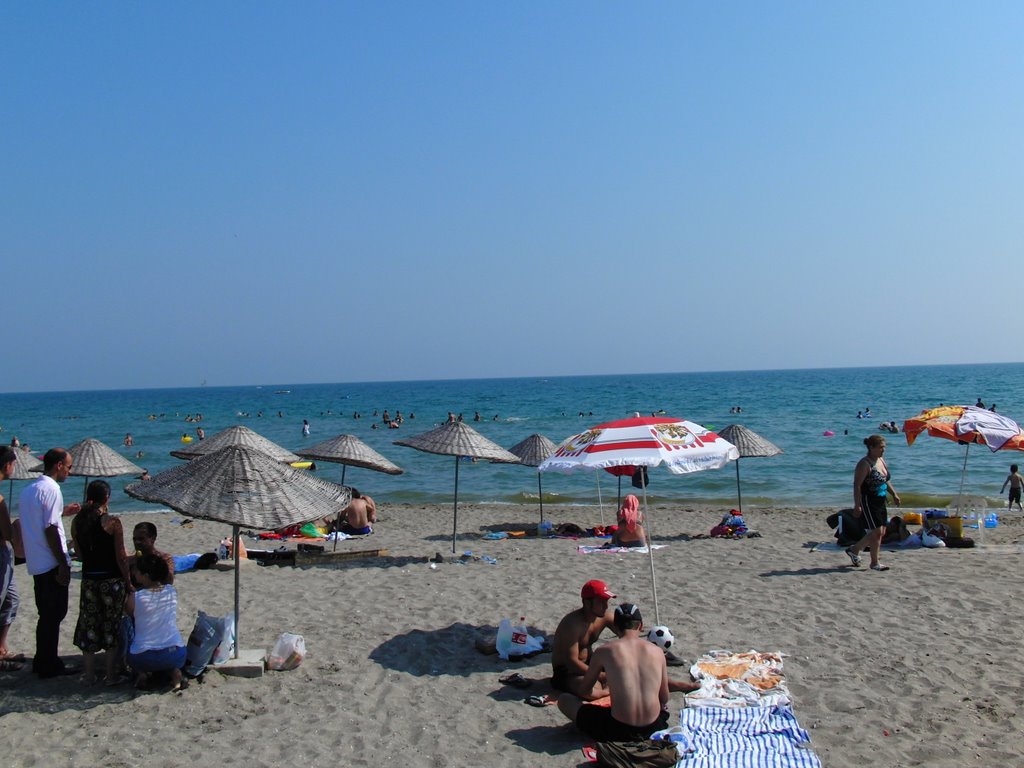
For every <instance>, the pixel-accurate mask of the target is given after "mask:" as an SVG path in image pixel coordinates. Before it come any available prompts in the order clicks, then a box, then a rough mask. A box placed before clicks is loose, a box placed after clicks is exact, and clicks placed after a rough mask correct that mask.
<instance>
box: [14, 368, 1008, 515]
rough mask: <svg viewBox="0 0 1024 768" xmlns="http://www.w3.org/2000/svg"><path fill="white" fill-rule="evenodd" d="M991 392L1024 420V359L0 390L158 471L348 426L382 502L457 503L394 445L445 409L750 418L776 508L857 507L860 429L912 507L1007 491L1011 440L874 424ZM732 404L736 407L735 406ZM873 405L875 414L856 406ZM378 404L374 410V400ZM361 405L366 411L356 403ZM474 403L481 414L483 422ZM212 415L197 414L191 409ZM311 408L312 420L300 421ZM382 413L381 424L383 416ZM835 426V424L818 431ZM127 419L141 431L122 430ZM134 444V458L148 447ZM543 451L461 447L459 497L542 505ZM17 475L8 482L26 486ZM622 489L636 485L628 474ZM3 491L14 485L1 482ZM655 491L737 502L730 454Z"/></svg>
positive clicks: (32, 431) (600, 418)
mask: <svg viewBox="0 0 1024 768" xmlns="http://www.w3.org/2000/svg"><path fill="white" fill-rule="evenodd" d="M979 397H980V398H982V399H983V400H984V401H985V403H986V404H991V403H992V402H995V403H997V404H998V405H997V407H998V410H999V412H1000V413H1004V414H1006V415H1008V416H1010V417H1011V418H1016V419H1017V420H1018V421H1019V420H1020V419H1021V418H1024V364H1022V363H1012V364H989V365H956V366H916V367H890V368H846V369H818V370H786V371H748V372H723V373H674V374H635V375H610V376H585V377H551V378H543V377H530V378H516V379H478V380H450V381H404V382H377V383H351V384H345V383H341V384H263V385H251V386H234V387H196V388H186V389H149V390H123V391H93V392H48V393H26V394H0V427H2V432H0V440H2V441H4V442H9V441H10V439H11V438H13V437H14V436H17V437H18V439H19V440H20V441H21V442H23V443H28V444H30V445H31V447H32V451H33V453H34V454H36V455H41V454H42V453H43V452H44V451H45V450H46V449H47V448H50V447H52V446H57V445H59V446H64V447H69V446H71V445H72V444H74V443H76V442H78V441H79V440H82V439H84V438H87V437H93V438H96V439H98V440H101V441H102V442H104V443H106V444H107V445H109V446H110V447H111V448H114V449H115V450H117V451H118V452H119V453H121V454H122V455H124V456H125V457H126V458H128V459H130V460H131V461H133V462H135V463H136V464H138V465H139V466H140V467H145V468H146V469H147V470H148V471H149V472H150V473H151V474H156V473H158V472H161V471H163V470H165V469H168V468H170V467H172V466H175V465H177V464H178V463H180V462H179V460H178V459H175V458H173V457H172V456H170V451H172V450H175V449H177V448H181V447H182V443H181V438H182V436H183V435H187V436H190V437H192V438H193V439H196V428H197V427H199V426H201V427H202V428H203V429H204V430H205V432H206V436H207V437H211V436H213V435H214V434H215V433H216V432H218V431H219V430H221V429H224V428H226V427H230V426H233V425H235V424H243V425H245V426H247V427H249V428H250V429H253V430H254V431H256V432H258V433H260V434H261V435H263V436H265V437H267V438H269V439H270V440H273V441H274V442H276V443H278V444H280V445H281V446H283V447H285V448H288V449H289V450H292V451H295V450H298V449H301V448H302V447H303V446H311V445H314V444H315V443H318V442H321V441H323V440H326V439H328V438H331V437H334V436H336V435H339V434H354V435H356V436H357V437H359V438H360V439H361V440H363V441H365V442H366V443H368V444H369V445H370V446H371V447H373V448H374V449H375V450H377V451H378V452H380V453H381V454H383V455H384V456H386V457H387V458H389V459H390V460H392V461H393V462H395V463H396V464H398V465H399V466H400V467H402V468H403V469H404V470H405V473H404V474H402V475H397V476H391V475H384V474H380V473H377V472H373V471H370V470H366V469H360V468H356V467H348V468H346V469H345V482H346V484H348V485H354V486H356V487H358V488H360V490H362V491H365V492H366V493H369V494H371V495H373V496H374V498H376V499H377V501H378V502H380V503H383V504H387V503H409V504H423V503H444V502H450V501H451V499H452V492H453V486H454V476H455V461H456V459H455V458H454V457H451V456H435V455H431V454H426V453H421V452H419V451H416V450H413V449H410V448H405V447H401V446H396V445H394V444H393V441H394V440H396V439H398V438H400V437H410V436H412V435H415V434H418V433H421V432H426V431H427V430H429V429H432V428H433V427H435V426H436V425H438V424H441V423H443V422H444V421H445V420H446V417H447V414H448V412H449V411H451V412H453V413H455V414H461V415H462V416H463V418H464V420H465V421H466V422H467V423H468V424H469V425H470V426H472V427H473V428H474V429H476V430H477V431H479V432H480V433H481V434H483V435H484V436H485V437H487V438H489V439H491V440H493V441H494V442H496V443H498V444H499V445H501V446H504V447H506V448H508V447H510V446H512V445H515V444H516V443H518V442H519V441H520V440H522V439H524V438H525V437H527V436H529V435H531V434H533V433H540V434H543V435H545V436H546V437H548V438H549V439H550V440H552V441H553V442H555V443H556V444H557V443H559V442H561V441H562V440H564V439H565V438H567V437H569V436H570V435H572V434H575V433H577V432H580V431H582V430H584V429H586V428H587V427H590V426H593V425H595V424H600V423H602V422H605V421H610V420H613V419H619V418H624V417H627V416H631V415H632V414H633V413H634V412H639V413H641V414H643V415H649V414H652V413H659V414H660V413H662V412H664V413H665V414H666V415H670V416H678V417H680V418H685V419H689V420H691V421H695V422H697V423H700V424H703V425H705V426H707V427H709V428H712V429H715V428H717V429H721V428H724V427H725V426H727V425H729V424H743V425H744V426H746V427H748V428H749V429H752V430H754V431H755V432H757V433H758V434H760V435H762V436H763V437H765V438H767V439H768V440H770V441H772V442H773V443H775V444H776V445H777V446H778V447H779V448H781V449H782V450H783V451H784V453H783V454H781V455H779V456H775V457H771V458H747V459H741V460H740V462H739V473H740V479H741V482H742V486H741V488H742V498H743V506H744V508H745V509H749V508H751V507H765V506H776V507H778V506H812V505H822V506H839V507H841V506H850V505H852V479H853V469H854V465H855V464H856V462H857V461H858V459H859V458H860V457H861V456H863V455H864V445H863V442H862V441H863V439H864V438H865V437H867V436H868V435H871V434H876V433H878V434H884V435H885V437H886V440H887V443H888V448H887V451H886V461H887V463H888V464H889V466H890V469H891V471H892V473H893V485H894V486H895V488H896V489H897V491H898V492H899V493H900V495H901V497H902V499H903V504H904V506H907V507H943V506H945V505H946V504H947V503H948V502H949V500H950V498H951V497H953V496H955V495H956V494H957V493H959V491H960V483H961V470H962V469H963V468H964V465H965V454H967V455H966V459H967V461H966V468H967V471H966V475H965V476H964V489H963V492H964V494H970V495H973V496H979V497H983V498H985V499H986V500H987V502H988V503H989V504H990V505H993V506H995V505H997V504H998V503H999V489H1000V487H1001V485H1002V482H1003V480H1004V479H1005V478H1006V475H1007V473H1008V471H1009V465H1010V464H1011V463H1013V462H1017V461H1018V459H1024V455H1021V454H1019V453H1016V452H998V453H992V452H990V451H989V450H988V449H987V448H985V447H984V446H977V445H975V446H971V447H970V448H969V451H968V449H967V448H966V447H965V446H960V445H957V444H956V443H953V442H951V441H948V440H942V439H938V438H932V437H929V436H927V435H922V436H921V437H919V438H918V439H917V441H916V442H915V444H914V445H913V446H908V445H907V443H906V439H905V437H904V436H903V435H902V434H888V433H881V431H880V429H879V424H880V423H881V422H889V421H895V422H896V423H897V425H899V426H902V423H903V421H904V420H905V419H907V418H908V417H910V416H913V415H914V414H916V413H918V412H920V411H921V410H922V409H923V408H926V407H932V406H935V405H938V404H940V403H945V404H973V403H974V402H975V400H976V399H978V398H979ZM737 407H738V408H740V409H741V411H740V412H739V413H735V412H734V410H735V409H736V408H737ZM385 409H387V410H388V411H389V412H390V415H391V416H392V417H393V416H394V415H395V414H396V412H397V411H401V413H402V415H403V417H404V418H405V421H404V423H403V424H402V426H401V428H400V429H398V430H394V429H388V428H387V426H386V425H385V424H383V423H382V422H381V415H382V414H383V411H384V410H385ZM868 410H870V416H867V417H866V418H857V415H858V412H861V414H862V415H863V413H864V412H865V411H868ZM375 411H376V413H377V414H378V415H377V416H376V417H374V415H373V414H374V412H375ZM355 413H359V414H360V415H361V418H354V414H355ZM477 413H479V417H480V420H479V421H476V420H475V418H476V414H477ZM197 414H202V417H203V419H202V421H201V422H195V421H188V420H187V419H188V417H193V418H194V417H195V416H196V415H197ZM303 419H306V420H308V421H309V423H310V425H311V433H310V435H309V436H308V437H303V435H302V422H303ZM374 424H376V425H377V429H373V428H372V426H373V425H374ZM825 432H833V433H834V435H833V436H830V437H829V436H825V434H824V433H825ZM127 433H131V434H132V436H133V438H134V445H133V446H132V447H125V446H124V445H123V440H124V437H125V435H126V434H127ZM139 452H141V454H142V455H141V456H138V455H137V454H138V453H139ZM316 471H317V474H318V476H320V477H324V478H327V479H331V480H335V481H338V480H340V479H341V477H342V467H341V465H337V464H325V463H321V462H318V466H317V470H316ZM133 479H134V478H131V477H126V478H110V482H111V485H112V486H113V487H114V498H113V500H112V507H113V509H114V510H115V511H120V512H124V511H128V510H134V511H143V510H155V509H159V508H158V507H152V506H150V505H147V504H144V503H142V502H139V501H136V500H133V499H131V498H129V497H127V496H126V495H125V494H123V493H122V489H123V487H124V485H125V484H127V483H128V482H131V481H132V480H133ZM537 479H538V478H537V473H536V470H535V469H533V468H532V467H524V466H516V465H505V464H491V463H489V462H468V461H463V462H462V463H460V465H459V499H460V503H461V502H465V503H477V502H489V503H535V502H536V500H537V487H538V483H537ZM541 479H542V483H543V492H544V502H545V504H546V505H547V504H555V505H558V504H585V505H596V504H597V503H598V500H599V496H600V499H601V500H602V501H603V502H604V503H609V501H610V503H614V500H615V498H616V496H617V494H618V490H619V489H618V479H617V478H615V477H613V476H612V475H609V474H606V473H596V474H589V473H583V474H574V475H560V474H555V473H546V474H544V475H543V477H542V478H541ZM80 483H81V484H82V485H83V486H84V479H82V478H76V477H72V478H69V479H68V481H67V484H66V486H65V496H66V498H67V499H69V500H70V499H72V498H77V497H78V496H79V495H80V494H81V492H82V488H81V487H78V486H79V484H80ZM19 485H20V483H15V486H14V494H15V496H16V495H17V492H18V486H19ZM623 485H624V488H623V490H622V493H627V492H629V491H630V490H632V489H631V488H630V485H629V480H628V478H627V479H626V480H625V481H624V483H623ZM4 490H5V492H6V489H4ZM648 494H649V497H650V499H651V501H652V503H655V504H657V503H666V504H671V505H674V506H678V507H679V508H685V507H686V506H688V505H695V504H713V505H721V506H723V507H730V506H735V505H736V501H737V495H736V464H735V463H730V464H729V465H727V466H726V467H725V468H723V469H720V470H714V471H706V472H698V473H693V474H687V475H673V474H670V473H669V472H668V471H667V470H663V469H662V470H654V471H652V472H651V475H650V485H649V486H648Z"/></svg>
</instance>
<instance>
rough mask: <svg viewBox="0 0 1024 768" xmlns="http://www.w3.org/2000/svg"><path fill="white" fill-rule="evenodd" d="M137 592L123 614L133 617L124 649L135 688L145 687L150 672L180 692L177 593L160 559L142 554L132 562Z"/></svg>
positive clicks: (182, 649)
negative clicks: (131, 633) (165, 677)
mask: <svg viewBox="0 0 1024 768" xmlns="http://www.w3.org/2000/svg"><path fill="white" fill-rule="evenodd" d="M135 569H136V571H137V573H138V580H139V585H140V587H139V590H138V591H137V592H136V593H135V594H133V595H129V596H128V602H127V604H126V605H125V611H126V612H127V613H129V614H131V615H132V616H134V617H135V637H134V638H133V639H132V644H131V647H130V648H129V649H128V666H129V667H131V668H132V670H134V671H135V673H136V678H135V685H136V687H138V688H144V687H146V685H147V683H148V681H149V676H150V675H151V674H152V673H154V672H166V673H169V674H170V677H171V686H172V687H171V690H172V691H180V690H181V668H182V667H183V666H184V665H185V643H184V642H182V639H181V633H180V632H179V631H178V593H177V591H176V590H175V589H174V585H173V584H168V583H167V579H168V577H169V575H170V570H169V569H168V568H167V563H166V562H165V561H164V559H163V558H162V557H159V556H157V555H154V554H149V555H142V556H141V557H139V558H137V559H136V560H135Z"/></svg>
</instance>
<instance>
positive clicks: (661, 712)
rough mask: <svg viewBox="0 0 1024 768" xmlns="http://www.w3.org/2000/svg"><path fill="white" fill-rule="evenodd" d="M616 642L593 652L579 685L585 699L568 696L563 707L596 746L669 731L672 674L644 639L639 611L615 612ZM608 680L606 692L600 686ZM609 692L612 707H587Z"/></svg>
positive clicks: (630, 607)
mask: <svg viewBox="0 0 1024 768" xmlns="http://www.w3.org/2000/svg"><path fill="white" fill-rule="evenodd" d="M613 627H614V631H615V634H616V635H618V636H619V637H618V639H617V640H612V641H611V642H610V643H606V644H605V645H602V646H601V647H600V648H598V649H597V650H596V651H594V654H593V657H592V658H591V660H590V666H589V667H588V668H587V672H586V674H585V675H584V676H583V679H582V681H581V682H580V686H579V687H580V690H581V694H580V695H578V696H577V695H575V694H573V693H563V694H562V695H561V696H559V697H558V708H559V709H560V710H561V711H562V714H564V715H565V716H566V717H568V718H569V719H570V720H572V721H573V723H575V724H576V727H577V728H579V729H580V730H581V731H583V732H584V733H585V734H587V736H589V737H590V738H592V739H594V740H595V741H636V740H638V739H646V738H649V737H650V735H651V734H652V733H654V732H655V731H660V730H662V729H663V728H666V727H668V711H667V710H666V709H665V705H666V704H668V671H667V667H666V665H665V655H664V654H663V653H662V652H661V649H660V648H658V647H657V646H655V645H654V644H653V643H649V642H648V641H647V640H646V639H644V638H643V637H641V636H640V632H641V630H642V629H643V619H642V618H641V616H640V609H639V608H637V606H635V605H633V604H632V603H623V604H622V605H620V606H619V607H618V608H616V609H615V613H614V618H613ZM602 676H603V677H604V679H605V681H606V685H607V689H606V688H605V686H604V685H601V684H600V683H599V679H600V678H601V677H602ZM606 693H610V694H611V697H612V703H611V706H610V707H599V706H596V705H594V704H587V703H585V702H586V701H593V700H594V699H597V698H600V697H602V696H604V695H606Z"/></svg>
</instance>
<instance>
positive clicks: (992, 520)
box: [985, 512, 999, 528]
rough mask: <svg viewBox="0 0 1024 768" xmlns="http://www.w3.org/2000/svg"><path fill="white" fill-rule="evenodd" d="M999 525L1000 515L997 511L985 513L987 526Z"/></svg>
mask: <svg viewBox="0 0 1024 768" xmlns="http://www.w3.org/2000/svg"><path fill="white" fill-rule="evenodd" d="M997 525H999V516H998V515H997V514H996V513H995V512H989V513H988V514H987V515H985V527H986V528H995V527H996V526H997Z"/></svg>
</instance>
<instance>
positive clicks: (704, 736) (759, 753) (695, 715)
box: [652, 705, 821, 768]
mask: <svg viewBox="0 0 1024 768" xmlns="http://www.w3.org/2000/svg"><path fill="white" fill-rule="evenodd" d="M679 725H680V727H679V729H678V738H679V739H680V740H682V741H685V743H686V745H687V747H688V748H689V750H690V751H689V753H688V754H687V756H686V759H685V762H682V763H680V765H685V766H686V767H687V768H729V767H730V766H735V767H736V768H741V767H742V768H748V767H749V768H821V760H819V759H818V756H817V755H816V754H814V752H813V751H812V750H811V749H810V746H809V742H810V735H809V734H808V733H807V731H805V730H804V729H803V728H801V727H800V724H799V723H798V722H797V720H796V715H794V714H793V710H791V709H790V708H789V707H788V706H784V705H779V706H772V707H743V708H740V709H722V708H713V707H705V708H698V709H684V710H682V711H681V712H680V713H679ZM673 731H676V729H674V728H673V729H671V730H669V731H659V732H658V733H655V734H653V735H652V738H655V737H659V736H662V735H664V736H665V737H666V738H670V739H675V738H677V737H676V735H674V734H673Z"/></svg>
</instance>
